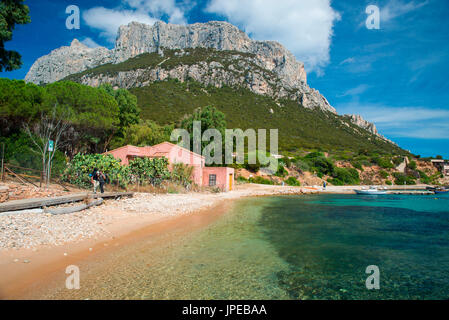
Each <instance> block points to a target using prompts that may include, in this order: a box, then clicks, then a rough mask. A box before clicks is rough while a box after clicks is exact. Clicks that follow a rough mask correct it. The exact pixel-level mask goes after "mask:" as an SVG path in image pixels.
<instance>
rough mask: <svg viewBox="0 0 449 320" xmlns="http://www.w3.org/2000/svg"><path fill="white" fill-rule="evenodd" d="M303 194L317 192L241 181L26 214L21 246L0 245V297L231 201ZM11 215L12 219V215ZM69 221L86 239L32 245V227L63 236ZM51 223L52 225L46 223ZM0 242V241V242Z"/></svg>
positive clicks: (192, 221) (195, 220)
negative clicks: (227, 187) (215, 190)
mask: <svg viewBox="0 0 449 320" xmlns="http://www.w3.org/2000/svg"><path fill="white" fill-rule="evenodd" d="M308 193H318V191H317V190H310V189H306V188H301V187H279V186H262V185H243V186H238V187H237V190H235V191H232V192H229V193H220V194H203V193H192V194H175V195H171V194H163V195H152V194H136V196H135V198H131V199H121V200H119V201H114V200H111V201H106V202H105V204H104V205H102V206H100V207H95V208H91V209H88V210H86V211H84V212H81V213H75V214H68V215H65V216H61V217H59V216H51V215H42V214H30V215H28V214H27V216H26V217H24V219H29V220H30V221H31V222H30V221H27V222H28V223H31V224H32V225H31V226H28V229H29V231H30V232H28V233H25V235H23V231H20V230H14V231H15V233H22V236H23V238H24V239H22V242H20V243H19V244H20V245H21V246H19V247H17V246H16V247H15V248H5V247H4V246H2V247H0V275H1V276H0V299H22V298H23V297H24V296H33V295H32V294H31V295H30V290H29V289H30V288H33V289H32V290H31V291H39V290H41V288H43V287H47V286H48V285H49V284H50V283H52V282H54V280H55V279H56V278H58V277H61V275H63V276H66V275H65V268H66V267H67V266H69V265H73V264H76V263H83V262H86V261H89V260H90V259H95V258H96V257H98V256H100V255H101V254H107V252H109V251H110V250H116V249H118V248H119V247H121V246H125V245H126V244H127V243H128V244H129V243H131V242H136V241H138V240H139V239H142V238H149V237H155V238H157V237H158V236H161V235H163V234H164V233H173V232H178V233H183V232H191V231H193V230H195V228H199V227H204V226H206V225H208V224H210V223H213V222H214V221H216V219H218V218H219V217H220V216H221V215H222V214H224V213H225V212H227V211H228V208H229V206H230V205H232V203H233V201H234V200H238V199H242V198H249V197H264V196H276V195H300V194H308ZM83 217H85V218H83ZM0 218H1V219H0V228H5V227H4V225H5V221H8V217H0ZM10 218H11V219H9V220H12V219H14V220H16V219H17V216H14V217H10ZM33 219H34V220H33ZM19 220H20V218H19ZM52 220H55V221H57V223H55V221H52ZM73 220H74V221H77V229H79V230H81V231H83V230H89V232H88V233H87V234H86V235H87V236H86V237H83V238H80V239H74V237H70V236H69V237H68V239H67V241H65V242H62V241H61V238H60V237H58V236H55V235H52V237H49V238H48V239H47V240H49V239H50V240H53V241H54V242H53V243H45V244H36V245H33V244H34V243H36V241H35V239H33V237H36V236H38V235H39V234H38V232H37V230H38V229H43V228H44V227H49V226H52V227H54V228H55V229H58V230H60V231H61V233H62V234H64V233H66V234H67V233H68V231H67V230H66V229H64V224H69V227H68V228H69V229H70V230H71V231H72V233H73V228H74V227H73ZM50 221H52V222H53V224H50V225H48V223H49V222H50ZM2 222H3V224H2ZM21 222H23V221H19V223H21ZM6 223H11V221H8V222H6ZM39 223H41V225H38V224H39ZM95 224H96V225H95ZM15 229H20V228H17V227H16V228H15ZM77 231H78V230H77ZM75 235H78V234H76V233H75ZM15 236H17V235H15ZM13 238H14V237H13ZM75 238H76V237H75ZM0 240H1V239H0ZM4 240H5V239H3V242H1V241H0V243H3V244H4V243H5V241H4ZM64 279H65V277H64Z"/></svg>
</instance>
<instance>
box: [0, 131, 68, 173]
mask: <svg viewBox="0 0 449 320" xmlns="http://www.w3.org/2000/svg"><path fill="white" fill-rule="evenodd" d="M3 143H4V144H5V155H4V157H5V162H6V163H9V164H11V165H13V166H19V167H23V168H28V169H34V170H42V156H41V155H40V154H38V152H37V147H36V146H35V145H34V143H33V141H32V140H31V139H30V137H29V136H28V135H27V134H26V133H24V132H20V133H16V134H12V135H11V136H9V137H0V154H1V152H2V144H3ZM66 165H67V160H66V158H65V155H64V154H63V153H62V152H61V151H59V150H56V153H55V156H54V157H53V161H52V170H51V174H52V176H53V177H54V176H60V175H61V174H62V173H63V172H64V170H65V168H66ZM13 170H14V169H13ZM18 173H20V170H18Z"/></svg>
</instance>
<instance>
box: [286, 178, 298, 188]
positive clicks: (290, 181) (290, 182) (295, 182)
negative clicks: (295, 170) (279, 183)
mask: <svg viewBox="0 0 449 320" xmlns="http://www.w3.org/2000/svg"><path fill="white" fill-rule="evenodd" d="M285 183H286V184H287V185H289V186H291V187H299V186H301V183H300V182H299V181H298V180H297V179H296V178H295V177H290V178H288V179H287V180H285Z"/></svg>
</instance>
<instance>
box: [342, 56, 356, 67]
mask: <svg viewBox="0 0 449 320" xmlns="http://www.w3.org/2000/svg"><path fill="white" fill-rule="evenodd" d="M354 62H355V58H354V57H350V58H346V59H345V60H343V61H342V62H340V65H341V66H342V65H344V64H350V63H354Z"/></svg>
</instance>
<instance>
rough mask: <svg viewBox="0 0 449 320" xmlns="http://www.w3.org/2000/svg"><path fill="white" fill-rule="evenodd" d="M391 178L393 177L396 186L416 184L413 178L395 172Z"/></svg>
mask: <svg viewBox="0 0 449 320" xmlns="http://www.w3.org/2000/svg"><path fill="white" fill-rule="evenodd" d="M393 176H394V177H395V180H394V183H395V184H397V185H398V186H403V185H415V184H416V181H415V178H414V177H411V176H406V175H405V174H403V173H399V172H395V173H394V174H393Z"/></svg>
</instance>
